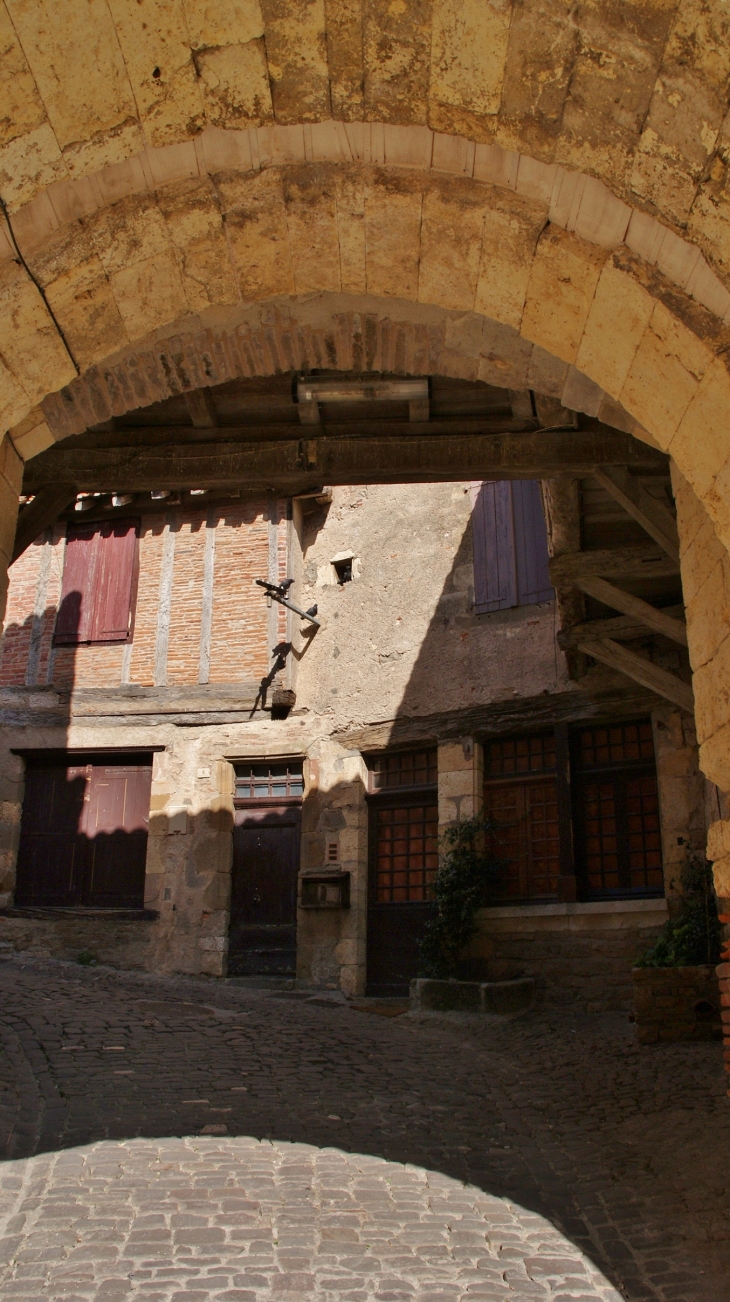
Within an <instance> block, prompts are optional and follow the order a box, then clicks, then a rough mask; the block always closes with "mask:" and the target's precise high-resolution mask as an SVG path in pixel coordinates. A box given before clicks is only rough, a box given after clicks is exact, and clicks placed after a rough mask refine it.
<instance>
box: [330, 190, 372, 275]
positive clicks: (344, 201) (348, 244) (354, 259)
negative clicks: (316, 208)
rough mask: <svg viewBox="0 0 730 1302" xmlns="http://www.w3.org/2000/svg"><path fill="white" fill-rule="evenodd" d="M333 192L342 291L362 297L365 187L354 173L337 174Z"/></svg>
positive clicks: (364, 270) (364, 259)
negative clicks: (335, 200)
mask: <svg viewBox="0 0 730 1302" xmlns="http://www.w3.org/2000/svg"><path fill="white" fill-rule="evenodd" d="M336 193H337V237H338V242H339V250H340V276H341V278H342V289H343V292H344V293H348V294H364V293H365V290H366V287H367V271H366V258H365V185H364V184H363V182H362V181H361V180H360V179H359V178H358V177H357V176H356V175H355V174H354V172H352V173H349V172H348V173H345V174H342V173H340V172H338V174H337V176H336Z"/></svg>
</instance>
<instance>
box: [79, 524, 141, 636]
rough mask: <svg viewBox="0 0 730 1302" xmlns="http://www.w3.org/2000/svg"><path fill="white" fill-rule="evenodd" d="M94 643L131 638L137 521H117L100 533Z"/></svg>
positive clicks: (93, 627) (96, 577)
mask: <svg viewBox="0 0 730 1302" xmlns="http://www.w3.org/2000/svg"><path fill="white" fill-rule="evenodd" d="M97 537H98V542H97V546H98V562H97V566H96V574H95V578H94V616H93V622H92V628H91V636H90V639H89V640H90V641H91V642H125V641H126V639H127V637H128V635H129V626H130V618H131V603H132V579H133V574H134V560H135V554H136V547H137V526H136V522H135V521H134V520H114V521H113V522H111V521H110V522H109V524H104V525H102V526H101V528H100V529H99V531H98V535H97Z"/></svg>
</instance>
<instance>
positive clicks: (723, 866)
mask: <svg viewBox="0 0 730 1302" xmlns="http://www.w3.org/2000/svg"><path fill="white" fill-rule="evenodd" d="M712 877H713V881H714V884H715V894H716V895H717V896H718V897H719V899H721V900H727V899H730V855H728V856H727V857H726V858H724V859H718V860H717V861H716V862H715V863H714V864H713V865H712Z"/></svg>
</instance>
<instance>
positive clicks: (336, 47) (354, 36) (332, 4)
mask: <svg viewBox="0 0 730 1302" xmlns="http://www.w3.org/2000/svg"><path fill="white" fill-rule="evenodd" d="M324 10H325V28H326V36H327V69H328V72H329V82H330V96H331V101H332V112H333V114H334V115H335V117H337V118H344V119H345V120H352V119H353V118H357V117H361V116H362V95H363V49H362V3H361V0H325V2H324Z"/></svg>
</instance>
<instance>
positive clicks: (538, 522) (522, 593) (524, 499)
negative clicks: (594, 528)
mask: <svg viewBox="0 0 730 1302" xmlns="http://www.w3.org/2000/svg"><path fill="white" fill-rule="evenodd" d="M510 487H511V489H512V513H513V518H514V531H515V532H514V537H515V553H516V558H517V566H516V568H517V604H518V605H519V606H531V605H533V604H534V603H535V602H538V601H552V599H553V597H554V595H555V594H554V591H553V586H552V583H551V582H550V571H549V569H548V545H547V527H546V525H545V512H544V511H543V506H542V494H541V492H540V484H539V483H538V481H537V480H536V479H514V480H513V481H512V483H511V485H510Z"/></svg>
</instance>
